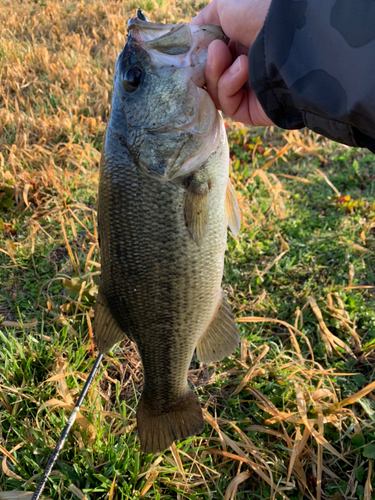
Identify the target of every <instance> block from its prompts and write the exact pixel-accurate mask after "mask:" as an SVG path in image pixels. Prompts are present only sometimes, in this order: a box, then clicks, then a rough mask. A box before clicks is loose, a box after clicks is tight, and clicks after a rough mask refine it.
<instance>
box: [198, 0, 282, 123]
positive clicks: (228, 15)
mask: <svg viewBox="0 0 375 500" xmlns="http://www.w3.org/2000/svg"><path fill="white" fill-rule="evenodd" d="M270 3H271V0H212V2H211V3H210V4H208V5H207V6H206V7H205V8H204V9H203V10H202V11H201V12H200V13H199V14H198V16H197V17H195V18H194V19H192V20H191V22H190V24H194V25H202V24H214V25H217V26H221V28H222V29H223V31H224V33H225V34H226V35H227V36H228V37H229V38H230V43H229V45H228V46H227V45H226V44H225V43H224V42H222V41H220V40H215V41H214V42H212V43H211V44H210V46H209V48H208V55H207V65H206V87H207V90H208V92H209V94H210V96H211V97H212V99H213V101H214V103H215V105H216V107H217V108H218V109H221V110H222V111H223V112H224V113H225V114H226V115H227V116H229V117H230V118H232V119H233V120H236V121H240V122H243V123H246V124H248V125H254V126H266V125H273V122H272V121H271V120H270V119H269V118H268V116H267V115H266V113H265V112H264V111H263V108H262V107H261V105H260V103H259V101H258V99H257V98H256V96H255V94H254V92H253V90H252V89H251V87H250V86H249V83H248V79H249V74H248V57H247V52H248V49H249V47H250V45H251V44H252V43H253V41H254V40H255V38H256V36H257V34H258V33H259V31H260V29H261V28H262V26H263V24H264V20H265V18H266V15H267V12H268V8H269V5H270Z"/></svg>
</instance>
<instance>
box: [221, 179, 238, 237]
mask: <svg viewBox="0 0 375 500" xmlns="http://www.w3.org/2000/svg"><path fill="white" fill-rule="evenodd" d="M225 208H226V212H227V217H228V226H229V229H230V230H231V231H232V233H233V234H234V236H237V234H238V233H239V231H240V229H241V217H240V212H239V209H238V202H237V198H236V192H235V190H234V187H233V185H232V183H231V180H230V178H228V184H227V192H226V198H225Z"/></svg>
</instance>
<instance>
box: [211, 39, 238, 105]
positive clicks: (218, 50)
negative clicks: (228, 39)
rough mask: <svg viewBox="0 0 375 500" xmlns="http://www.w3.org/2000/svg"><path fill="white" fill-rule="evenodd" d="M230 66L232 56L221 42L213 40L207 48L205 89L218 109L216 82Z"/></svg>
mask: <svg viewBox="0 0 375 500" xmlns="http://www.w3.org/2000/svg"><path fill="white" fill-rule="evenodd" d="M231 64H232V55H231V53H230V50H229V49H228V47H227V45H226V44H225V43H224V42H222V41H221V40H214V41H213V42H212V43H210V45H209V47H208V54H207V64H206V88H207V91H208V93H209V94H210V96H211V98H212V100H213V101H214V103H215V106H216V107H217V108H219V109H221V108H220V104H219V99H218V82H219V79H220V77H221V76H222V74H223V73H224V72H225V70H226V69H227V68H229V67H230V65H231Z"/></svg>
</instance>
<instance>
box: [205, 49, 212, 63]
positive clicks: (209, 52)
mask: <svg viewBox="0 0 375 500" xmlns="http://www.w3.org/2000/svg"><path fill="white" fill-rule="evenodd" d="M206 66H212V49H211V45H209V46H208V49H207V62H206Z"/></svg>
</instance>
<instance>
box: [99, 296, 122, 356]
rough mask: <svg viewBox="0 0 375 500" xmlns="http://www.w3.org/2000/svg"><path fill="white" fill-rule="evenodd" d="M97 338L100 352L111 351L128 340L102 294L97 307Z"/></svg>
mask: <svg viewBox="0 0 375 500" xmlns="http://www.w3.org/2000/svg"><path fill="white" fill-rule="evenodd" d="M94 328H95V338H96V342H97V344H98V349H99V352H102V353H104V352H106V351H109V350H110V349H111V348H112V347H113V346H114V345H115V344H116V343H117V342H120V340H123V339H125V338H126V334H125V333H124V332H123V331H122V330H121V328H120V327H119V326H118V324H117V321H116V320H115V319H114V317H113V316H112V313H111V311H110V310H109V307H108V302H107V299H106V298H105V296H104V295H103V294H102V293H101V292H100V288H99V293H98V297H97V299H96V305H95V322H94Z"/></svg>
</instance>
